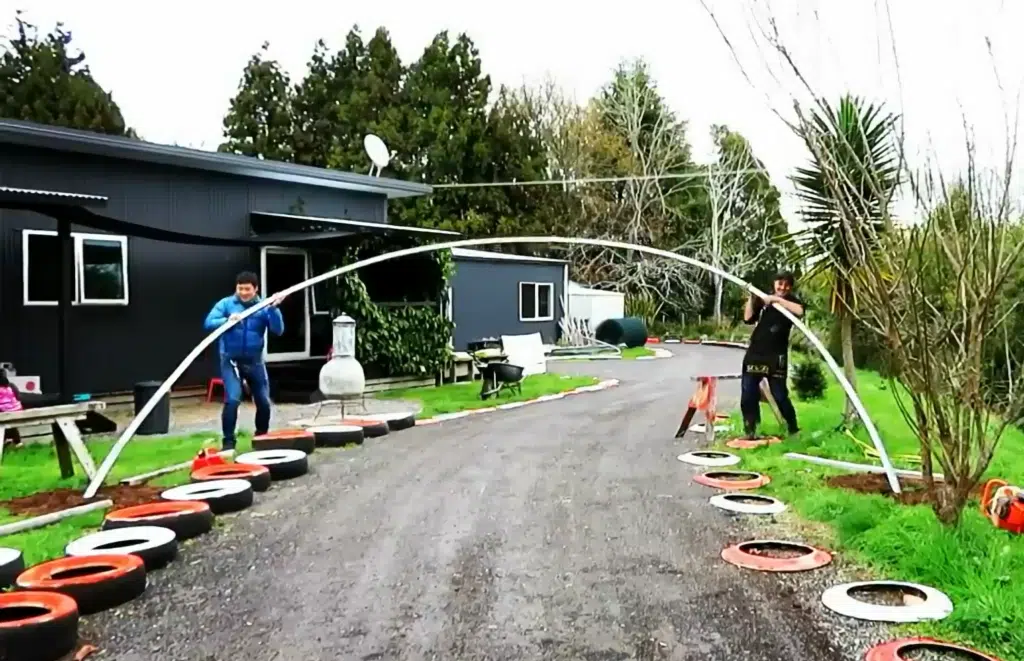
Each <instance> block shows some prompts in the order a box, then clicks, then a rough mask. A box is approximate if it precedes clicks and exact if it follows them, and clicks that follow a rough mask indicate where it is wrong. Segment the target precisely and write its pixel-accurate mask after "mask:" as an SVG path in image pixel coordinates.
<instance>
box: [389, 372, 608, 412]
mask: <svg viewBox="0 0 1024 661" xmlns="http://www.w3.org/2000/svg"><path fill="white" fill-rule="evenodd" d="M597 382H598V379H596V378H594V377H592V376H571V375H568V374H552V373H546V374H534V375H532V376H528V377H526V378H525V379H523V392H522V394H521V395H517V394H511V393H509V392H508V391H505V392H503V393H501V397H499V398H495V397H490V398H488V399H486V400H482V399H480V382H479V381H474V382H472V383H469V382H466V383H449V384H445V385H443V386H439V387H435V386H426V387H423V388H406V389H403V390H389V391H387V392H383V393H379V394H378V395H377V396H378V397H379V398H381V399H412V400H419V401H420V402H421V403H422V404H423V410H422V411H420V413H419V415H418V416H417V417H419V418H432V417H434V416H435V415H441V414H443V413H456V412H458V411H468V410H471V409H482V408H488V407H491V406H497V405H498V404H508V403H511V402H521V401H525V400H528V399H535V398H537V397H540V396H542V395H553V394H555V393H560V392H566V391H568V390H573V389H575V388H579V387H580V386H592V385H594V384H595V383H597Z"/></svg>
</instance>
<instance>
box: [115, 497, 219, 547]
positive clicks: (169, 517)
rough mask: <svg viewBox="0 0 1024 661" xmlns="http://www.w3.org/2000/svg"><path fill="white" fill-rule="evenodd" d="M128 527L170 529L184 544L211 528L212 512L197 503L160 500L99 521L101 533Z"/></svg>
mask: <svg viewBox="0 0 1024 661" xmlns="http://www.w3.org/2000/svg"><path fill="white" fill-rule="evenodd" d="M131 526H161V527H163V528H170V529H171V530H173V531H174V534H175V535H176V536H177V538H178V541H184V540H186V539H192V538H193V537H198V536H199V535H204V534H206V533H208V532H210V530H212V529H213V511H212V510H211V509H210V506H209V505H208V504H206V503H204V502H202V501H199V500H179V501H163V502H156V503H146V504H145V505H135V506H133V507H124V508H122V509H119V510H113V511H111V512H108V513H107V516H106V517H104V519H103V530H115V529H117V528H129V527H131Z"/></svg>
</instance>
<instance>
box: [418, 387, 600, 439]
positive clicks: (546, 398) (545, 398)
mask: <svg viewBox="0 0 1024 661" xmlns="http://www.w3.org/2000/svg"><path fill="white" fill-rule="evenodd" d="M617 385H619V380H618V379H606V380H604V381H601V382H600V383H595V384H594V385H592V386H580V387H579V388H574V389H573V390H568V391H566V392H560V393H555V394H553V395H542V396H540V397H538V398H536V399H528V400H526V401H525V402H509V403H508V404H499V405H498V406H489V407H487V408H482V409H470V410H468V411H458V412H457V413H442V414H441V415H435V416H434V417H433V418H425V419H423V420H417V421H416V426H417V427H419V426H422V425H435V424H437V423H439V422H445V421H446V420H458V419H459V418H468V417H469V416H471V415H480V414H481V413H491V412H494V411H498V410H501V411H504V410H507V409H518V408H521V407H523V406H528V405H530V404H539V403H541V402H553V401H555V400H558V399H562V398H564V397H568V396H569V395H582V394H583V393H588V392H598V391H601V390H607V389H608V388H614V387H615V386H617Z"/></svg>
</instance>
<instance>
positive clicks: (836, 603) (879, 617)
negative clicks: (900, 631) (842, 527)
mask: <svg viewBox="0 0 1024 661" xmlns="http://www.w3.org/2000/svg"><path fill="white" fill-rule="evenodd" d="M872 586H877V587H892V588H897V589H904V590H914V591H919V592H922V593H923V594H924V596H925V600H924V602H923V603H920V604H912V605H907V606H885V605H881V604H872V603H868V602H866V601H861V600H860V599H857V598H855V597H853V596H852V595H851V594H850V591H851V590H855V589H857V588H862V587H872ZM821 603H822V604H823V605H824V606H825V607H826V608H828V609H829V610H831V611H833V612H835V613H838V614H839V615H844V616H846V617H852V618H854V619H857V620H868V621H870V622H892V623H897V624H906V623H911V622H923V621H926V620H941V619H944V618H946V617H948V616H949V615H950V614H951V613H952V612H953V602H952V601H950V599H949V597H947V596H946V595H945V594H943V593H942V592H940V591H938V590H936V589H935V588H933V587H929V586H927V585H920V584H918V583H904V582H902V581H858V582H855V583H843V584H841V585H835V586H833V587H830V588H829V589H827V590H825V592H823V593H822V595H821Z"/></svg>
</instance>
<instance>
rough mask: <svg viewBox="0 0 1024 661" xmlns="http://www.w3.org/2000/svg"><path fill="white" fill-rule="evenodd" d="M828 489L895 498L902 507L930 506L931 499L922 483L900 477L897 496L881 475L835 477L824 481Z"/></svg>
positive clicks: (857, 474)
mask: <svg viewBox="0 0 1024 661" xmlns="http://www.w3.org/2000/svg"><path fill="white" fill-rule="evenodd" d="M826 484H828V485H829V486H830V487H839V488H841V489H852V490H853V491H858V492H860V493H876V494H881V495H883V496H889V497H890V498H895V499H896V500H897V501H898V502H900V503H902V504H904V505H921V504H931V502H932V497H931V495H930V494H929V493H927V492H926V491H925V489H924V481H923V480H917V479H912V478H906V477H901V478H900V487H901V488H902V492H901V493H900V494H899V496H896V495H895V494H893V492H892V490H891V489H890V488H889V481H888V480H887V479H886V477H885V475H884V474H881V473H854V474H852V475H836V476H834V477H830V478H829V479H828V480H826ZM974 495H975V497H979V496H980V487H979V488H976V489H975V494H974Z"/></svg>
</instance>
